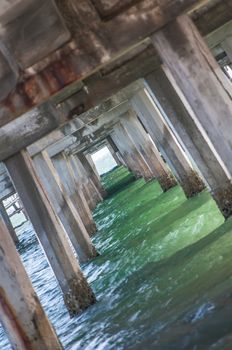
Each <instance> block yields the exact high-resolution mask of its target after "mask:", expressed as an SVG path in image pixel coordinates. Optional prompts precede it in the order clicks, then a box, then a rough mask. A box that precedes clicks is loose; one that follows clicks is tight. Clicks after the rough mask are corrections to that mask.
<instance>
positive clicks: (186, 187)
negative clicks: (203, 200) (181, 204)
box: [180, 170, 206, 198]
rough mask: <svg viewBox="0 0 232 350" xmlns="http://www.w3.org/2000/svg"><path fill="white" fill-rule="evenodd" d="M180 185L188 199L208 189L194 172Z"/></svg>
mask: <svg viewBox="0 0 232 350" xmlns="http://www.w3.org/2000/svg"><path fill="white" fill-rule="evenodd" d="M180 185H181V187H182V188H183V191H184V193H185V195H186V197H187V198H191V197H194V196H196V195H197V194H198V193H201V192H202V191H203V190H204V189H205V188H206V186H205V184H204V182H203V181H202V179H201V178H200V176H199V175H198V174H197V173H196V172H195V171H194V170H192V172H191V173H190V174H189V175H188V177H186V178H185V179H183V180H182V181H181V183H180Z"/></svg>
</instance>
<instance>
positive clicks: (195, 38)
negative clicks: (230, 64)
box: [152, 16, 232, 215]
mask: <svg viewBox="0 0 232 350" xmlns="http://www.w3.org/2000/svg"><path fill="white" fill-rule="evenodd" d="M174 33H175V35H174ZM152 41H153V43H154V45H155V47H156V49H157V50H158V52H159V54H160V56H161V57H162V59H163V61H164V63H165V64H166V66H167V67H168V68H169V70H170V72H171V74H172V76H173V78H174V80H175V81H176V83H177V85H178V87H179V88H180V90H181V92H182V94H183V95H184V96H185V98H186V100H187V101H188V103H189V105H190V107H191V108H192V110H193V112H194V115H195V118H196V120H197V122H198V123H199V124H200V125H201V127H202V128H203V129H204V130H205V132H206V134H207V135H208V137H209V139H210V141H211V143H212V144H213V146H214V148H215V150H216V152H217V153H218V155H219V156H220V157H221V159H222V161H223V162H224V164H225V166H226V167H227V169H228V171H229V173H230V176H232V162H231V151H232V145H231V134H232V124H231V123H230V122H229V121H230V119H231V116H232V85H231V84H230V83H229V81H228V80H227V78H226V76H225V75H224V74H223V73H222V72H221V69H220V67H219V66H218V64H217V62H216V61H215V60H214V58H213V57H212V54H211V53H210V51H209V49H208V47H207V46H206V44H205V43H204V41H203V39H202V37H201V36H200V34H199V32H198V30H197V29H196V27H195V25H194V24H193V22H192V21H191V19H189V18H188V17H187V16H180V17H178V18H177V19H176V21H174V22H172V23H171V24H170V25H168V26H167V27H165V28H164V29H163V30H161V31H159V32H158V33H156V34H155V35H154V36H153V37H152ZM221 195H222V196H223V197H224V199H223V200H222V201H223V202H224V203H226V202H227V203H228V205H227V209H226V210H227V212H228V215H231V213H232V192H231V191H229V192H226V193H222V194H221Z"/></svg>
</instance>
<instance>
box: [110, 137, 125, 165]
mask: <svg viewBox="0 0 232 350" xmlns="http://www.w3.org/2000/svg"><path fill="white" fill-rule="evenodd" d="M107 148H108V150H109V152H110V154H111V155H112V157H113V158H114V160H115V162H116V164H117V165H118V166H120V165H122V161H121V160H120V159H119V157H118V154H117V153H116V152H115V151H114V149H113V147H112V146H111V144H110V143H109V142H107Z"/></svg>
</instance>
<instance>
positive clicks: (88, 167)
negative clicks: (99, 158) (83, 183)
mask: <svg viewBox="0 0 232 350" xmlns="http://www.w3.org/2000/svg"><path fill="white" fill-rule="evenodd" d="M77 157H78V158H79V161H80V162H81V164H82V166H83V167H84V169H85V172H86V174H87V176H88V178H90V179H91V180H92V182H93V184H94V186H95V187H96V188H97V190H98V191H99V193H100V194H101V196H102V198H105V197H106V196H107V193H106V190H105V189H104V187H103V186H102V184H101V181H100V180H99V178H98V176H97V175H96V173H95V171H94V169H93V168H92V165H91V164H90V162H89V160H88V159H87V157H86V155H85V154H84V153H77Z"/></svg>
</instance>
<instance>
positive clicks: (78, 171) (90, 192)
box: [71, 154, 103, 210]
mask: <svg viewBox="0 0 232 350" xmlns="http://www.w3.org/2000/svg"><path fill="white" fill-rule="evenodd" d="M71 159H72V166H73V171H74V174H75V177H76V179H77V181H79V182H80V183H81V185H82V191H83V194H84V196H85V198H86V200H87V202H88V205H89V207H90V209H91V210H94V209H95V207H96V206H97V204H98V203H99V202H101V201H103V198H102V196H101V194H100V192H99V191H98V190H97V188H96V187H95V185H94V183H93V182H92V180H91V178H90V177H89V176H88V175H87V173H86V171H85V168H84V167H83V165H82V163H81V161H80V160H79V158H78V157H77V155H76V154H75V155H74V156H72V157H71Z"/></svg>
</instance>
